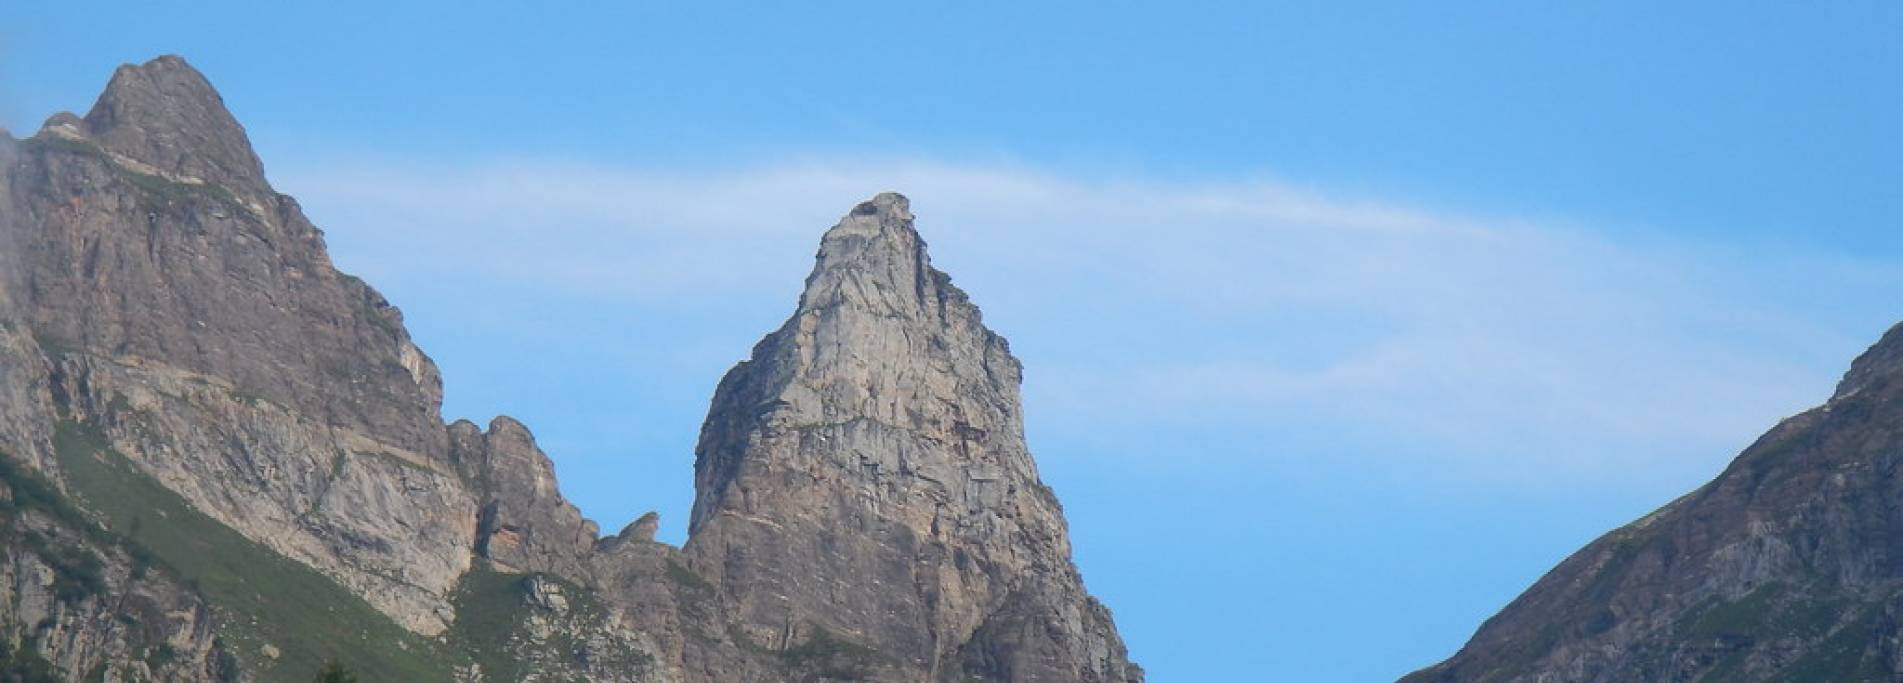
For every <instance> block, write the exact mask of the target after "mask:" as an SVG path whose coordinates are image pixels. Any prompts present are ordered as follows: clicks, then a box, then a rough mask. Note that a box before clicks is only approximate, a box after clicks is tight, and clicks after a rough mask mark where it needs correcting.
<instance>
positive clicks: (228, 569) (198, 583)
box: [56, 422, 468, 683]
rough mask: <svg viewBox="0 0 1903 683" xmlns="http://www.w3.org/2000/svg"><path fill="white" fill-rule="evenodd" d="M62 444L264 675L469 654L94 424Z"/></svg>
mask: <svg viewBox="0 0 1903 683" xmlns="http://www.w3.org/2000/svg"><path fill="white" fill-rule="evenodd" d="M56 446H57V449H56V450H57V453H58V457H59V461H60V466H61V467H62V468H64V469H65V471H66V473H67V476H68V479H69V483H70V484H71V487H72V489H73V493H75V494H76V495H77V496H78V498H79V499H80V503H81V504H82V505H83V506H84V507H86V508H88V509H90V510H93V511H95V512H97V513H99V514H101V515H103V516H104V517H105V518H106V523H107V524H108V525H110V527H111V528H112V529H113V530H115V531H117V532H119V534H121V535H123V536H124V537H126V538H127V539H128V540H129V541H130V542H131V543H134V544H136V545H138V546H140V547H143V548H145V549H146V550H147V551H149V553H150V555H151V556H152V557H153V558H154V559H155V561H156V562H159V563H162V564H163V565H165V566H166V567H168V568H170V569H171V570H173V571H176V572H177V573H178V574H179V575H180V576H181V577H183V578H184V579H186V580H187V581H189V582H191V583H192V585H194V586H195V587H196V588H197V589H198V590H199V592H200V593H201V594H203V595H204V596H205V598H206V599H207V600H208V601H209V602H210V603H211V604H212V605H213V606H214V608H215V609H216V610H217V611H218V613H219V614H218V616H219V617H220V623H221V626H220V628H221V631H220V634H219V635H220V636H221V637H222V638H224V640H225V642H226V643H228V644H229V645H231V646H232V649H233V650H234V651H235V652H236V653H238V656H239V661H240V664H241V665H242V666H243V667H244V668H245V670H246V671H249V672H251V673H252V674H253V675H254V676H255V677H256V678H257V680H258V681H260V682H261V683H271V682H275V681H286V682H295V683H305V682H306V681H309V680H311V677H312V676H313V675H314V674H315V673H316V671H317V670H318V668H319V667H321V666H322V665H323V664H324V662H326V661H328V660H332V659H335V660H337V661H340V662H345V663H346V664H348V666H349V667H350V668H351V669H352V670H353V671H355V672H356V673H357V674H358V676H359V677H360V678H362V679H363V680H366V681H405V682H416V683H428V682H430V681H448V680H450V679H451V672H452V671H453V670H454V669H455V668H456V667H457V666H459V665H462V664H464V663H465V662H467V661H468V660H467V658H465V657H464V656H462V655H461V653H459V652H456V651H455V650H453V649H451V648H450V647H448V646H446V645H444V644H442V643H439V642H437V641H435V640H432V639H429V638H424V637H422V636H418V635H416V634H414V633H411V632H410V631H407V630H405V629H403V628H402V627H400V626H398V625H397V624H396V623H395V622H393V621H391V620H390V619H389V618H388V617H386V616H384V615H383V614H382V613H381V612H378V611H377V610H376V609H375V608H373V607H371V606H370V604H369V603H366V602H364V601H363V599H361V598H359V597H357V596H356V595H354V594H352V593H351V592H350V591H349V590H346V589H345V588H344V587H343V586H341V585H339V584H337V583H336V582H335V581H332V580H331V579H330V578H329V577H326V576H324V575H323V574H320V573H318V572H317V571H316V570H313V569H311V568H310V567H307V566H305V565H303V564H300V563H298V562H295V561H292V560H290V559H288V558H286V557H284V556H282V555H279V554H278V553H276V552H274V551H272V550H271V549H269V548H266V547H264V546H262V545H259V544H257V543H254V542H252V541H251V540H250V539H247V538H245V537H244V536H243V535H241V534H239V533H238V532H237V531H234V530H232V529H231V528H230V527H227V526H225V525H224V524H221V523H219V522H218V521H217V520H214V519H212V518H210V517H208V516H206V515H205V514H203V513H201V512H199V511H198V510H196V509H194V508H193V507H191V505H190V504H188V503H187V502H186V501H185V500H184V499H183V498H181V497H179V495H178V494H176V493H173V492H172V491H171V490H170V489H167V488H165V487H164V486H163V485H161V484H159V483H158V482H157V481H154V480H153V479H152V478H151V477H149V476H147V475H145V474H144V473H143V472H141V471H140V470H139V469H138V468H137V466H135V465H134V464H133V463H132V462H130V461H128V460H127V459H126V457H125V456H124V455H121V454H120V453H118V452H116V451H114V450H112V449H111V448H110V447H108V446H107V445H106V443H105V441H104V439H102V438H100V436H99V435H98V433H97V432H95V431H93V430H92V429H91V428H90V427H89V426H86V425H82V424H79V423H75V422H62V423H61V424H60V425H59V429H58V432H57V434H56ZM267 644H268V645H271V646H272V647H275V648H277V650H278V652H279V656H278V657H277V658H276V659H272V658H270V657H266V656H264V655H263V654H262V652H263V650H264V646H265V645H267Z"/></svg>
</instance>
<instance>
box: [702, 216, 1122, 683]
mask: <svg viewBox="0 0 1903 683" xmlns="http://www.w3.org/2000/svg"><path fill="white" fill-rule="evenodd" d="M912 221H913V217H912V213H911V211H910V208H909V206H908V202H907V201H906V199H905V198H904V197H902V196H899V195H897V194H882V195H879V196H878V197H875V198H873V199H872V200H871V201H868V202H865V203H863V204H860V205H859V206H858V207H856V208H854V209H853V210H852V212H851V213H849V214H848V215H846V217H845V218H843V219H842V220H841V221H840V222H839V224H838V225H836V226H834V227H833V228H832V229H831V230H829V231H827V233H826V234H825V236H824V238H823V239H822V242H821V244H820V249H819V255H818V263H817V265H815V267H814V269H813V272H812V275H810V276H808V277H807V280H806V290H805V292H804V293H803V294H801V296H800V302H799V308H798V310H797V311H795V312H794V314H793V316H792V318H790V319H789V320H787V322H786V324H785V325H783V326H781V327H780V329H779V330H777V331H775V332H774V333H772V334H770V335H768V336H767V337H766V339H764V340H763V341H761V342H760V343H759V344H758V345H757V346H755V347H754V350H753V356H752V358H751V359H750V360H748V361H746V362H744V363H742V364H741V365H739V366H738V367H736V368H734V369H733V371H731V372H729V373H728V374H727V376H726V378H724V379H723V380H722V381H721V383H720V387H719V389H718V390H717V391H716V392H715V394H714V401H713V407H712V408H711V410H710V411H709V414H708V417H707V422H706V424H705V426H704V427H703V428H702V432H701V440H700V445H699V447H698V449H697V455H698V459H697V460H696V462H695V467H694V470H695V485H696V491H697V493H698V494H699V495H698V496H697V498H696V499H695V503H694V510H693V519H692V520H691V522H690V527H689V540H688V543H687V545H686V547H685V551H686V553H687V555H688V556H689V557H690V558H691V559H692V561H693V566H694V568H695V569H697V570H698V571H699V572H700V573H701V574H702V575H704V576H706V577H707V578H708V579H709V580H710V581H711V582H712V583H713V584H714V585H716V586H718V587H719V591H720V594H721V597H722V599H723V601H724V603H725V604H726V605H728V606H729V608H730V611H731V613H732V616H733V618H734V619H735V620H736V621H737V624H738V626H739V629H738V637H739V638H742V639H744V641H745V642H744V643H742V645H743V646H746V647H758V648H763V649H766V650H770V651H780V652H784V651H789V650H795V649H798V648H801V647H804V646H808V645H810V644H812V643H816V642H822V643H826V642H839V643H846V644H850V645H852V646H856V647H863V648H865V649H866V651H867V652H868V655H869V656H868V659H869V660H875V661H878V662H879V663H880V664H882V665H884V666H888V667H889V668H890V669H891V670H892V671H893V672H895V673H894V674H893V675H894V678H892V680H934V681H936V680H960V681H962V680H971V679H974V678H975V679H978V680H993V681H1032V680H1065V681H1135V680H1141V678H1142V675H1141V671H1140V669H1138V668H1136V667H1135V666H1132V665H1131V664H1130V663H1129V662H1128V661H1127V659H1126V657H1125V654H1124V647H1123V644H1122V642H1121V641H1120V640H1119V639H1118V637H1117V634H1116V631H1115V629H1114V628H1113V627H1112V625H1111V621H1110V616H1109V613H1108V611H1107V610H1105V609H1104V608H1103V607H1102V606H1101V605H1099V604H1098V603H1097V602H1096V601H1094V600H1092V599H1091V598H1090V597H1089V596H1088V595H1087V594H1086V593H1085V592H1084V590H1083V587H1082V581H1081V579H1080V578H1079V576H1078V574H1077V570H1076V568H1075V567H1074V566H1073V565H1072V564H1071V560H1070V545H1069V540H1068V537H1067V531H1066V529H1065V523H1064V518H1063V515H1062V511H1061V508H1060V507H1059V505H1058V503H1057V499H1056V497H1055V496H1053V495H1052V493H1051V491H1050V489H1049V488H1048V487H1046V486H1045V485H1044V484H1043V483H1042V482H1041V481H1040V480H1039V479H1038V475H1037V468H1036V465H1035V464H1034V463H1033V462H1032V460H1031V456H1030V453H1029V451H1028V450H1026V448H1025V445H1024V426H1023V417H1022V415H1021V412H1020V405H1019V399H1018V384H1019V382H1020V377H1021V369H1020V366H1019V364H1018V361H1017V359H1016V358H1014V357H1012V355H1011V352H1010V348H1009V347H1008V345H1007V344H1006V343H1005V341H1004V339H1003V338H1002V337H999V336H998V335H997V334H995V333H993V332H992V331H991V330H989V329H987V328H986V327H985V326H984V323H983V321H982V319H981V317H980V315H979V312H978V309H977V307H976V306H973V305H972V304H971V302H970V301H969V300H968V299H967V298H966V296H965V293H964V292H962V291H960V290H959V289H958V288H957V287H954V286H952V284H951V278H950V277H948V276H946V275H945V274H944V273H942V272H940V271H938V270H937V269H934V268H932V266H931V263H930V261H929V259H928V258H927V256H926V253H925V243H924V241H923V240H922V239H921V238H920V237H919V235H918V233H917V232H916V231H915V230H914V229H913V226H912Z"/></svg>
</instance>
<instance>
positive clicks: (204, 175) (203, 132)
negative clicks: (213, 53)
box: [45, 55, 264, 190]
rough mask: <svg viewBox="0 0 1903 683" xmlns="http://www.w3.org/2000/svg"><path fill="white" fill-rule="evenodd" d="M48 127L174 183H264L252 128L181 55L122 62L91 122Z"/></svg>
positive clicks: (59, 120) (58, 119) (62, 120)
mask: <svg viewBox="0 0 1903 683" xmlns="http://www.w3.org/2000/svg"><path fill="white" fill-rule="evenodd" d="M45 130H46V132H47V133H49V134H53V135H58V136H61V137H67V138H76V139H83V140H86V141H90V142H92V143H93V144H96V145H98V146H99V148H100V149H101V150H103V151H105V152H106V153H107V154H110V155H112V156H113V158H114V159H115V161H117V162H119V163H120V164H121V165H124V166H127V167H130V168H132V169H133V170H135V171H139V172H142V173H147V174H149V175H154V176H159V177H162V178H165V179H168V180H171V181H174V182H181V183H187V184H211V185H218V186H222V187H225V188H227V189H231V190H256V189H262V188H264V167H263V165H262V164H260V163H259V161H258V157H257V155H256V154H255V153H253V152H252V150H251V141H250V139H249V138H248V137H246V135H245V131H244V127H243V126H241V125H239V124H238V120H237V119H236V118H233V117H232V115H231V112H230V111H229V110H227V109H226V108H225V101H224V98H223V97H220V96H219V94H218V91H217V90H216V89H214V88H212V85H211V82H210V81H207V80H205V77H204V75H203V74H200V73H198V70H197V69H194V68H192V66H191V65H190V64H187V63H186V62H185V60H184V59H182V58H180V57H178V56H175V55H166V56H163V57H159V58H157V59H153V60H151V61H149V62H146V63H144V64H139V65H132V64H127V65H124V66H121V67H119V69H118V70H117V71H116V72H114V73H113V75H112V81H111V82H110V83H108V84H107V86H106V89H105V92H103V93H102V94H100V96H99V99H98V101H96V102H95V103H94V104H93V107H92V110H91V111H89V112H87V114H86V117H85V118H84V119H77V118H73V117H71V115H65V116H55V117H54V118H53V119H51V120H49V121H47V126H46V129H45Z"/></svg>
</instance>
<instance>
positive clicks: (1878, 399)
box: [1403, 325, 1903, 683]
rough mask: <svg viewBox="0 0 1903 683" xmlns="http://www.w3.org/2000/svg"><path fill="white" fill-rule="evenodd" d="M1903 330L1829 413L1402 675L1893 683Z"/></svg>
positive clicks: (1416, 680) (1901, 659)
mask: <svg viewBox="0 0 1903 683" xmlns="http://www.w3.org/2000/svg"><path fill="white" fill-rule="evenodd" d="M1899 501H1903V325H1899V326H1898V327H1896V328H1892V329H1891V330H1890V331H1889V333H1888V334H1885V335H1884V336H1883V339H1882V340H1881V341H1879V342H1877V344H1876V345H1875V346H1873V347H1871V348H1870V350H1869V351H1868V352H1866V353H1864V354H1863V356H1862V357H1860V358H1858V359H1857V360H1856V362H1855V363H1853V364H1852V365H1851V367H1850V370H1849V372H1848V373H1846V374H1845V375H1844V379H1843V382H1842V383H1841V384H1840V385H1839V386H1838V388H1837V391H1836V393H1835V395H1833V396H1831V397H1830V399H1829V400H1828V401H1826V402H1825V403H1824V404H1823V405H1822V406H1819V407H1817V408H1814V409H1812V410H1809V411H1807V412H1804V413H1803V414H1800V415H1797V416H1795V417H1792V418H1789V419H1786V420H1784V421H1783V422H1782V423H1780V424H1778V425H1777V426H1776V427H1774V428H1772V429H1771V431H1770V432H1768V433H1766V434H1765V435H1764V436H1763V437H1760V438H1759V439H1758V441H1757V442H1756V443H1754V444H1752V445H1751V447H1750V448H1747V449H1745V451H1744V452H1743V453H1742V454H1740V455H1739V456H1738V458H1737V459H1736V460H1734V461H1733V462H1732V463H1731V465H1730V466H1729V467H1727V468H1726V469H1725V471H1724V472H1723V473H1722V474H1720V475H1718V477H1717V478H1716V479H1714V480H1713V481H1712V482H1711V483H1709V484H1706V485H1705V486H1703V487H1701V488H1699V489H1698V490H1696V491H1693V492H1691V493H1689V494H1687V495H1685V496H1684V497H1682V498H1680V499H1678V500H1676V501H1674V502H1672V503H1671V504H1670V505H1667V506H1665V507H1664V508H1661V509H1660V510H1658V511H1656V512H1653V513H1652V514H1650V515H1647V516H1645V517H1643V518H1641V519H1639V520H1638V521H1636V522H1633V523H1632V524H1630V525H1627V526H1625V527H1624V528H1621V529H1618V530H1616V531H1613V532H1612V533H1610V534H1607V535H1606V536H1604V537H1602V538H1600V539H1598V540H1596V541H1594V542H1592V543H1591V544H1590V545H1587V546H1586V547H1585V548H1584V549H1581V550H1580V551H1579V552H1577V553H1575V554H1574V555H1573V556H1572V557H1569V558H1567V559H1566V561H1564V562H1562V563H1560V565H1559V566H1558V567H1555V568H1554V569H1553V570H1552V571H1551V572H1549V573H1548V574H1547V575H1546V576H1545V577H1543V578H1541V579H1540V580H1539V582H1538V583H1536V584H1534V585H1533V587H1532V588H1531V589H1529V590H1527V592H1526V593H1525V594H1523V595H1521V596H1520V597H1519V598H1518V599H1515V600H1514V601H1513V602H1512V603H1511V604H1509V605H1507V607H1506V609H1504V610H1502V611H1501V612H1500V614H1499V615H1498V616H1495V617H1493V618H1492V619H1489V620H1487V622H1486V623H1485V624H1484V625H1482V626H1481V627H1480V630H1479V632H1478V633H1476V634H1475V635H1474V637H1473V640H1471V641H1470V642H1468V644H1467V645H1466V647H1464V648H1462V649H1461V651H1460V652H1459V653H1458V654H1456V655H1454V656H1453V658H1451V659H1449V660H1447V661H1446V662H1442V663H1440V664H1438V665H1436V666H1434V667H1432V668H1429V669H1426V670H1423V671H1420V672H1417V673H1415V674H1413V675H1411V676H1408V677H1407V678H1405V679H1403V680H1404V681H1406V682H1407V683H1436V682H1446V683H1455V682H1466V681H1474V682H1481V681H1499V682H1508V681H1526V682H1542V683H1543V682H1549V681H1550V682H1558V681H1582V682H1583V681H1596V682H1606V683H1611V682H1614V681H1687V682H1689V681H1709V682H1716V681H1727V682H1729V681H1891V680H1895V677H1896V676H1897V675H1898V674H1899V672H1903V644H1900V643H1903V506H1900V505H1899V504H1898V502H1899Z"/></svg>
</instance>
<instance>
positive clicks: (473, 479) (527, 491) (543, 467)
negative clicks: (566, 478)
mask: <svg viewBox="0 0 1903 683" xmlns="http://www.w3.org/2000/svg"><path fill="white" fill-rule="evenodd" d="M449 443H450V449H449V452H450V458H451V459H452V460H454V461H455V462H456V465H457V467H458V468H460V470H461V472H462V473H463V478H464V480H466V481H468V482H470V483H471V484H473V485H474V486H475V490H476V491H477V494H478V496H479V499H480V501H481V511H480V512H479V513H478V514H479V516H478V518H477V523H476V545H475V551H476V555H477V556H478V557H481V558H483V559H485V560H488V561H490V562H491V563H493V564H494V565H495V568H497V569H499V570H502V571H510V572H517V573H527V572H541V573H547V574H556V575H559V576H567V577H577V578H579V577H585V576H587V575H588V574H587V572H586V570H585V569H584V568H583V567H584V565H585V564H586V563H587V561H588V555H589V553H591V552H592V551H593V550H594V546H595V540H596V539H597V538H599V537H600V536H601V529H600V527H598V526H596V525H595V523H594V522H593V521H590V520H587V519H583V518H582V516H581V511H580V510H578V509H576V508H575V506H574V505H571V504H570V503H569V502H568V500H567V499H564V498H562V493H561V491H559V490H557V489H556V485H555V463H554V462H553V461H550V460H549V458H548V455H547V454H545V453H543V452H542V449H541V448H539V447H537V446H536V445H535V437H534V435H531V434H530V433H529V428H528V427H525V426H523V425H522V423H520V422H517V421H515V420H514V419H513V418H508V417H498V418H496V419H495V420H494V421H491V422H490V423H489V431H488V432H487V433H484V432H483V431H481V430H479V429H477V428H476V425H475V424H474V423H471V422H468V421H466V420H463V421H457V422H456V423H454V424H451V425H450V426H449ZM649 538H650V539H652V535H650V536H649Z"/></svg>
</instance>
